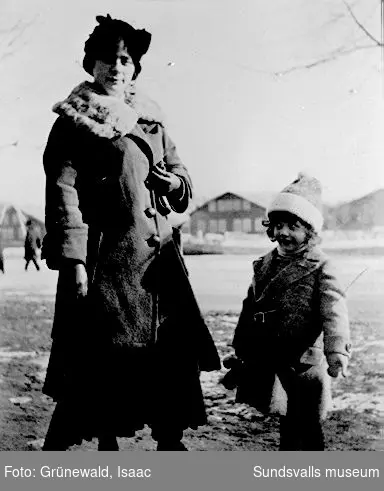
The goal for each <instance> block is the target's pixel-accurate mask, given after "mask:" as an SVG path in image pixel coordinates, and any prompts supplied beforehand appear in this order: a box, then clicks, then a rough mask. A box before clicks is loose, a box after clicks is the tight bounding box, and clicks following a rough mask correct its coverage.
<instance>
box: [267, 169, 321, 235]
mask: <svg viewBox="0 0 384 491" xmlns="http://www.w3.org/2000/svg"><path fill="white" fill-rule="evenodd" d="M277 211H285V212H288V213H292V214H293V215H296V216H297V217H298V218H300V219H301V220H303V221H304V222H306V223H308V224H309V225H311V226H312V227H313V229H314V230H315V232H320V231H321V229H322V226H323V222H324V218H323V214H322V200H321V184H320V182H319V181H318V180H317V179H316V178H314V177H311V176H308V175H306V174H303V173H300V174H299V175H298V177H297V178H296V179H295V180H294V181H293V182H292V183H291V184H289V185H288V186H287V187H285V188H284V189H283V190H282V191H281V193H279V194H278V195H277V196H276V198H275V199H274V200H273V201H272V203H271V204H270V205H269V207H268V209H267V215H268V217H269V216H270V214H271V213H273V212H277Z"/></svg>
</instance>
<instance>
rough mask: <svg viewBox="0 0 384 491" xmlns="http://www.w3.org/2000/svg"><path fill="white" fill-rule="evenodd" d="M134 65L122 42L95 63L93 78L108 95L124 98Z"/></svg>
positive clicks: (133, 71)
mask: <svg viewBox="0 0 384 491" xmlns="http://www.w3.org/2000/svg"><path fill="white" fill-rule="evenodd" d="M134 73H135V65H134V63H133V61H132V58H131V57H130V55H129V54H128V51H127V48H126V46H125V45H124V41H122V40H121V41H119V42H118V44H117V46H116V48H115V49H111V50H109V51H107V52H106V53H105V54H103V55H101V56H100V59H97V60H96V61H95V66H94V68H93V77H94V79H95V82H96V83H97V84H99V85H100V86H101V87H102V88H103V89H104V91H105V93H106V94H108V95H113V96H115V97H124V91H125V89H126V88H127V87H128V85H129V84H130V82H131V81H132V77H133V75H134Z"/></svg>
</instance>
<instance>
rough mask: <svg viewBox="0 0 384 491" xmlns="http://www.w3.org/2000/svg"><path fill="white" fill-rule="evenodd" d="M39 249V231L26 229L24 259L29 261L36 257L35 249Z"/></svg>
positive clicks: (30, 227)
mask: <svg viewBox="0 0 384 491" xmlns="http://www.w3.org/2000/svg"><path fill="white" fill-rule="evenodd" d="M40 247H41V237H40V233H39V231H38V230H37V229H36V227H34V226H28V227H27V235H26V236H25V242H24V259H25V260H26V261H31V260H32V259H34V258H36V257H37V249H40Z"/></svg>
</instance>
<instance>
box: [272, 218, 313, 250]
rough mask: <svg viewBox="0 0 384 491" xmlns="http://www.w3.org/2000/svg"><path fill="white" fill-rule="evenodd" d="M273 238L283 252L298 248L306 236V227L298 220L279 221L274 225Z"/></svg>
mask: <svg viewBox="0 0 384 491" xmlns="http://www.w3.org/2000/svg"><path fill="white" fill-rule="evenodd" d="M274 232H275V235H274V236H275V238H276V240H277V242H278V244H279V246H280V247H281V248H282V249H283V251H285V252H294V251H295V250H296V249H299V248H300V247H301V246H302V245H303V244H304V242H305V240H306V238H307V228H306V227H305V225H304V224H303V223H301V221H300V220H296V219H293V220H289V221H279V222H277V223H276V225H275V227H274Z"/></svg>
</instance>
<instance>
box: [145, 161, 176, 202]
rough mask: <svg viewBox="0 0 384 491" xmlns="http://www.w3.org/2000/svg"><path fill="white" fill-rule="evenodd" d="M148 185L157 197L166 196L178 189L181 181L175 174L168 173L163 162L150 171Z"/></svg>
mask: <svg viewBox="0 0 384 491" xmlns="http://www.w3.org/2000/svg"><path fill="white" fill-rule="evenodd" d="M149 183H150V185H151V186H152V187H153V189H154V190H155V191H157V192H158V194H159V195H161V196H166V195H167V194H169V193H171V192H172V191H176V189H179V188H180V186H181V179H180V177H178V176H176V174H173V173H172V172H168V171H167V170H166V168H165V165H164V162H159V163H158V164H156V165H155V166H154V167H153V169H152V172H151V175H150V178H149Z"/></svg>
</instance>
